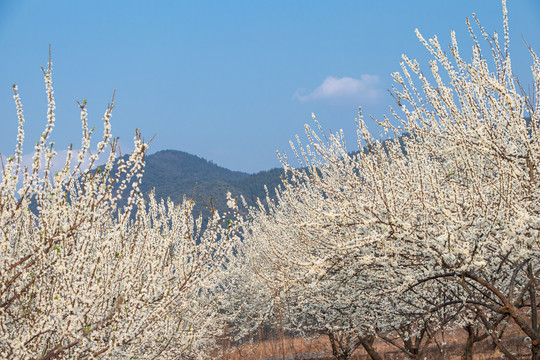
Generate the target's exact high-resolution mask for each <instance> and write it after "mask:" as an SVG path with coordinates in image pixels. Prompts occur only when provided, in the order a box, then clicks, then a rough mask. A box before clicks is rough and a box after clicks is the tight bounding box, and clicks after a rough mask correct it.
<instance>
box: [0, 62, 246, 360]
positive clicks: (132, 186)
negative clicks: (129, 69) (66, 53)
mask: <svg viewBox="0 0 540 360" xmlns="http://www.w3.org/2000/svg"><path fill="white" fill-rule="evenodd" d="M51 69H52V62H51V61H50V60H49V66H48V68H47V69H45V70H44V74H45V84H46V90H47V99H48V111H47V124H46V127H45V130H44V132H43V134H42V135H41V137H40V139H39V141H38V142H37V143H36V145H35V148H34V156H33V163H32V165H31V167H30V168H27V167H23V166H22V153H23V139H24V127H23V123H24V116H23V110H22V104H21V100H20V98H19V94H18V89H17V87H16V86H14V92H15V94H14V99H15V103H16V107H17V113H18V119H19V131H18V136H17V146H16V149H15V153H14V155H13V156H12V157H10V158H8V159H7V162H6V163H5V164H3V169H2V181H1V183H0V229H1V230H2V231H1V235H0V357H2V358H6V359H7V358H17V359H22V358H25V359H43V360H45V359H56V358H70V359H78V358H103V359H108V358H109V359H118V358H131V357H137V358H141V359H142V358H171V359H177V358H179V357H180V356H183V355H185V354H189V353H190V352H191V350H190V349H192V347H193V344H195V343H196V342H197V341H198V339H199V337H200V334H201V333H202V332H203V331H202V330H203V329H201V328H200V327H199V326H202V325H203V324H204V322H203V321H201V320H202V319H201V318H200V317H198V316H197V314H196V313H195V312H193V311H190V310H192V307H191V306H190V304H191V303H192V302H193V299H196V296H197V293H198V289H199V288H200V287H201V286H204V283H205V282H207V281H208V278H209V276H210V275H211V274H212V272H213V271H214V269H215V268H216V266H217V265H218V264H219V263H220V261H221V260H222V258H223V257H224V256H225V255H226V254H227V253H228V252H229V250H230V248H231V247H232V244H233V242H234V241H235V239H236V230H237V227H238V222H237V221H236V220H234V216H233V217H232V220H230V222H229V224H228V225H224V224H225V220H226V215H227V214H218V213H217V212H216V211H212V212H211V217H210V218H209V219H208V224H207V225H206V227H203V226H202V219H201V218H194V217H193V215H192V208H193V201H191V200H189V199H184V201H183V202H181V203H180V204H173V203H172V202H171V201H167V202H165V201H161V202H160V201H157V200H156V199H154V197H153V195H152V194H151V195H150V196H149V198H145V197H144V196H143V194H141V193H140V191H139V189H138V186H139V184H140V181H141V177H142V174H143V169H144V156H145V152H146V149H147V148H148V144H147V143H146V142H144V141H143V139H142V137H141V135H140V134H139V133H138V132H137V133H136V136H135V138H134V143H133V147H134V150H133V152H132V153H131V154H129V156H128V157H122V156H119V155H121V154H120V153H119V148H118V144H117V140H116V139H114V138H113V137H112V135H111V132H110V117H111V111H112V109H113V103H112V102H111V104H110V105H109V107H108V109H107V110H106V112H105V115H104V116H103V123H104V133H103V137H102V139H101V141H100V142H99V143H98V144H97V149H96V150H95V151H94V152H92V151H91V134H92V130H90V129H89V127H88V121H87V104H86V102H83V103H81V104H79V105H80V109H81V120H82V130H83V136H82V143H81V147H80V150H79V151H78V152H75V151H73V150H72V149H71V148H70V149H69V150H68V154H67V159H66V161H65V165H64V166H63V168H62V169H61V170H60V171H58V172H56V173H52V171H51V168H52V164H53V161H55V156H56V152H55V150H54V148H53V144H52V143H51V142H50V140H49V139H50V135H51V131H52V130H53V127H54V121H55V114H54V110H55V103H54V96H53V88H52V83H51ZM104 156H105V158H104ZM98 161H100V162H104V165H102V166H100V167H96V165H97V163H98ZM230 205H231V210H230V213H229V215H234V213H235V212H236V204H235V202H234V201H230ZM227 216H228V215H227Z"/></svg>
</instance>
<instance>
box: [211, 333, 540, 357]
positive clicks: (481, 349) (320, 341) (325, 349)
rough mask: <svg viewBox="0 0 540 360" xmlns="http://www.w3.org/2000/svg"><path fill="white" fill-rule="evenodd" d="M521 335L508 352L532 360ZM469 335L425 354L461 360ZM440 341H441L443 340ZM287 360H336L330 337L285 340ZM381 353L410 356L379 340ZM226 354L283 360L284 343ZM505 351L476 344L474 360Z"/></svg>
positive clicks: (512, 337) (361, 353)
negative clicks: (333, 355)
mask: <svg viewBox="0 0 540 360" xmlns="http://www.w3.org/2000/svg"><path fill="white" fill-rule="evenodd" d="M517 335H518V334H517V332H516V331H514V332H512V331H510V332H509V333H508V334H507V336H506V337H505V338H503V340H502V342H503V344H504V345H505V346H506V347H507V349H508V350H509V351H510V352H512V353H513V354H515V355H516V356H517V358H518V359H529V358H530V352H529V349H528V348H527V347H526V346H525V345H526V344H525V342H524V341H523V336H517ZM465 340H466V334H465V332H464V331H457V332H456V333H454V334H451V335H446V336H445V341H446V344H447V345H446V346H445V347H444V350H442V351H441V349H440V348H439V347H437V345H436V344H432V345H431V346H429V347H428V349H427V352H426V353H425V354H424V357H425V358H426V359H430V360H431V359H433V360H439V359H440V360H460V359H461V358H462V356H463V353H464V344H465ZM438 341H439V342H440V341H441V339H440V338H439V339H438ZM283 343H284V348H285V349H284V352H285V358H286V359H291V360H297V359H298V360H300V359H304V360H308V359H318V360H321V359H332V353H331V348H330V342H329V341H328V338H327V337H319V338H314V339H301V338H285V339H284V341H283ZM374 346H375V348H376V349H377V351H378V353H379V354H380V355H381V356H382V358H383V359H385V360H405V359H407V356H405V355H404V354H403V353H401V352H400V351H399V350H398V349H396V348H395V347H393V346H392V345H390V344H388V343H386V342H383V341H382V340H377V341H376V342H375V344H374ZM223 350H224V351H225V353H226V355H222V356H221V358H222V359H226V360H244V359H245V360H255V359H264V360H277V359H283V355H282V354H283V350H282V342H281V340H280V339H269V340H266V341H262V342H257V343H254V344H250V345H242V346H241V347H237V348H234V347H227V348H226V349H223ZM500 358H501V352H500V351H499V350H498V349H496V348H495V347H494V346H493V344H492V343H491V341H490V340H484V341H481V342H479V343H476V344H475V351H474V359H475V360H488V359H500ZM352 360H369V357H368V355H367V353H366V352H365V350H364V349H358V350H357V351H356V352H355V353H354V355H353V357H352Z"/></svg>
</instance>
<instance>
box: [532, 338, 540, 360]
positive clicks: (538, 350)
mask: <svg viewBox="0 0 540 360" xmlns="http://www.w3.org/2000/svg"><path fill="white" fill-rule="evenodd" d="M535 343H536V345H535ZM531 360H540V344H539V343H538V341H533V343H532V345H531Z"/></svg>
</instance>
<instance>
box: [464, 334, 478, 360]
mask: <svg viewBox="0 0 540 360" xmlns="http://www.w3.org/2000/svg"><path fill="white" fill-rule="evenodd" d="M465 330H467V342H466V343H465V353H464V354H463V356H462V357H461V359H463V360H473V352H474V340H475V334H474V329H473V327H472V325H467V327H466V328H465Z"/></svg>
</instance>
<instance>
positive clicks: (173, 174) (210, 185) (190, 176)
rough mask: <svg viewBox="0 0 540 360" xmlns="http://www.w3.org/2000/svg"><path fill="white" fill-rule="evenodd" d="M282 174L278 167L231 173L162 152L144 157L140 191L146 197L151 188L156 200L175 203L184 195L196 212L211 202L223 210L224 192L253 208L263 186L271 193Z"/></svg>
mask: <svg viewBox="0 0 540 360" xmlns="http://www.w3.org/2000/svg"><path fill="white" fill-rule="evenodd" d="M281 174H283V169H280V168H274V169H271V170H268V171H261V172H258V173H256V174H248V173H244V172H240V171H232V170H229V169H226V168H224V167H221V166H219V165H216V164H214V163H213V162H211V161H208V160H206V159H203V158H200V157H198V156H195V155H191V154H188V153H186V152H183V151H176V150H164V151H159V152H157V153H155V154H152V155H148V156H147V157H146V167H145V174H144V178H143V181H142V184H141V191H142V192H143V193H144V194H146V193H148V192H150V191H151V189H152V188H154V189H155V194H156V198H158V199H159V198H164V199H166V198H171V199H172V200H173V201H175V202H180V201H181V200H182V198H183V197H184V195H185V196H186V197H188V198H193V199H194V200H195V201H196V203H197V204H196V205H195V211H196V212H197V213H198V212H201V211H203V213H206V210H205V208H206V205H210V199H212V202H213V203H214V204H215V205H216V208H217V209H218V210H220V211H223V210H225V209H226V204H225V203H226V199H225V195H226V193H227V191H230V192H231V193H232V195H233V196H239V195H243V196H244V198H245V199H246V202H247V203H248V205H253V204H254V203H255V200H256V199H257V197H259V198H264V197H265V196H266V194H265V190H264V185H267V187H268V189H269V190H270V192H271V194H273V189H274V188H275V187H276V186H277V185H278V184H279V183H280V181H281V178H280V176H281ZM205 203H206V204H205Z"/></svg>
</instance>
